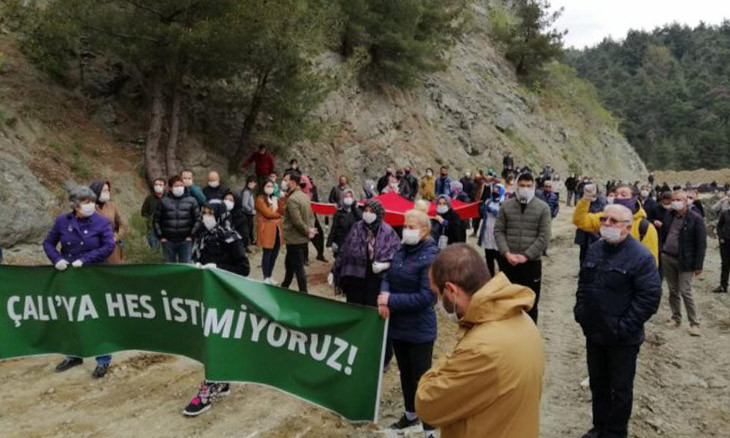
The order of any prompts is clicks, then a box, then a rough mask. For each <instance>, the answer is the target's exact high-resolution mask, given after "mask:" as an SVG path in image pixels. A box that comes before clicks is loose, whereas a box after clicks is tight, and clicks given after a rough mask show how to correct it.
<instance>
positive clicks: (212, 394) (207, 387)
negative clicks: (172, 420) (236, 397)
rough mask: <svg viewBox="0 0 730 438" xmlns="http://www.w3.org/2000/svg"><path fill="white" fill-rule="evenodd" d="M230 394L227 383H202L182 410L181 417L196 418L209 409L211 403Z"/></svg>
mask: <svg viewBox="0 0 730 438" xmlns="http://www.w3.org/2000/svg"><path fill="white" fill-rule="evenodd" d="M230 393H231V388H230V385H229V384H228V383H213V382H203V383H202V384H201V385H200V389H199V390H198V393H197V394H196V395H195V397H193V398H192V400H190V403H188V405H187V406H186V407H185V409H183V415H185V416H186V417H197V416H198V415H200V414H202V413H203V412H206V411H208V410H209V409H210V407H211V405H212V404H213V402H214V401H215V400H216V399H217V398H219V397H223V396H226V395H228V394H230Z"/></svg>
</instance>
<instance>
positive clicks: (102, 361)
mask: <svg viewBox="0 0 730 438" xmlns="http://www.w3.org/2000/svg"><path fill="white" fill-rule="evenodd" d="M75 357H76V356H66V358H67V359H72V358H75ZM110 363H112V355H111V354H105V355H103V356H96V364H97V365H107V366H108V365H109V364H110Z"/></svg>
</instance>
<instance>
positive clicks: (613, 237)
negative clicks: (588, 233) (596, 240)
mask: <svg viewBox="0 0 730 438" xmlns="http://www.w3.org/2000/svg"><path fill="white" fill-rule="evenodd" d="M601 237H602V238H603V240H605V241H606V242H608V243H616V242H618V241H619V240H621V229H620V228H613V227H607V226H605V225H604V226H602V227H601Z"/></svg>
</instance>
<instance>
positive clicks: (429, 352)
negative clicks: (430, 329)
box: [391, 339, 433, 429]
mask: <svg viewBox="0 0 730 438" xmlns="http://www.w3.org/2000/svg"><path fill="white" fill-rule="evenodd" d="M391 342H392V345H393V353H395V359H396V360H397V361H398V370H399V371H400V386H401V390H402V391H403V403H404V405H405V408H406V412H413V413H415V412H416V389H418V381H419V380H421V376H423V375H424V374H425V373H426V371H428V369H429V368H431V360H432V356H433V342H427V343H425V344H412V343H410V342H405V341H399V340H396V339H392V340H391ZM423 427H424V429H433V428H432V427H430V426H429V425H427V424H425V423H424V425H423Z"/></svg>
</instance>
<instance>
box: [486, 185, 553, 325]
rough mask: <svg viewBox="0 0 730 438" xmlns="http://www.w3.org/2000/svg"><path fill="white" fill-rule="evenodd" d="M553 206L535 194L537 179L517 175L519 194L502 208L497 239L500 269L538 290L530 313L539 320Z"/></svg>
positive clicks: (509, 276) (517, 281) (514, 280)
mask: <svg viewBox="0 0 730 438" xmlns="http://www.w3.org/2000/svg"><path fill="white" fill-rule="evenodd" d="M550 221H551V219H550V207H548V205H547V204H546V203H545V202H543V201H541V200H540V199H537V198H536V197H535V179H534V178H533V177H532V175H531V174H529V173H523V174H520V176H519V177H517V193H516V196H514V197H513V198H511V199H509V200H508V201H506V202H504V203H503V204H502V205H501V207H500V208H499V214H498V215H497V222H496V223H495V224H494V239H495V240H496V242H497V249H498V250H499V255H500V257H499V259H498V260H497V262H498V264H499V270H500V271H502V272H504V273H505V275H507V278H509V279H510V281H511V282H513V283H516V284H521V285H523V286H527V287H529V288H530V289H532V290H533V291H534V292H535V305H534V306H532V309H530V311H529V312H528V314H529V315H530V317H531V318H532V319H533V320H534V321H535V322H537V316H538V304H539V301H540V289H541V284H542V255H543V253H545V251H547V247H548V243H549V242H550Z"/></svg>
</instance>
